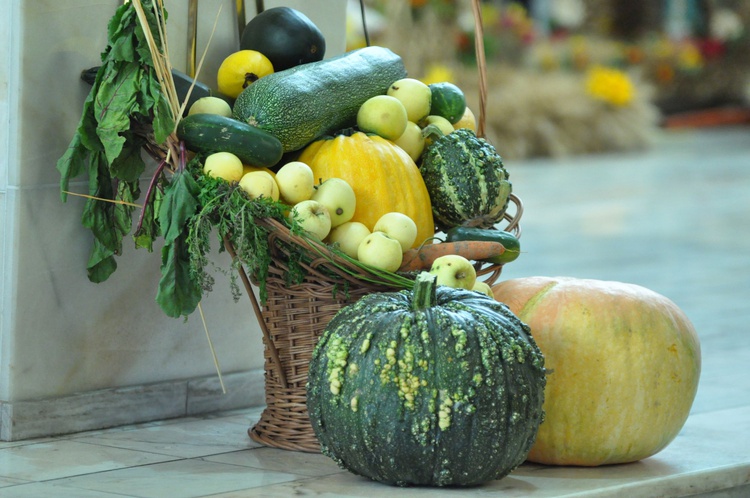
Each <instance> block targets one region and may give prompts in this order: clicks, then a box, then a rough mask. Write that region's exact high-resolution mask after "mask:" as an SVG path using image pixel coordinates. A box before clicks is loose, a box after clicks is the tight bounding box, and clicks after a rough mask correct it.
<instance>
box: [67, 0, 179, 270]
mask: <svg viewBox="0 0 750 498" xmlns="http://www.w3.org/2000/svg"><path fill="white" fill-rule="evenodd" d="M142 4H143V8H144V12H145V15H146V18H147V20H148V23H149V25H150V27H151V30H152V33H153V34H154V36H155V37H156V38H157V39H156V43H157V46H158V45H159V44H160V40H159V39H158V37H159V29H158V19H157V17H156V14H155V9H154V2H153V0H142ZM157 10H158V9H157ZM107 35H108V45H107V47H106V48H105V50H104V51H103V52H102V55H101V60H102V65H101V67H100V68H99V71H98V72H97V75H96V78H95V80H94V83H93V85H92V87H91V91H90V92H89V95H88V97H87V98H86V101H85V102H84V105H83V112H82V114H81V119H80V121H79V123H78V126H77V128H76V132H75V134H74V136H73V138H72V139H71V141H70V144H69V146H68V148H67V149H66V151H65V153H64V154H63V155H62V157H60V159H59V160H58V162H57V169H58V171H59V173H60V190H61V199H62V201H63V202H64V201H66V200H67V194H66V192H67V191H68V190H69V186H70V182H71V180H73V179H74V178H77V177H79V176H83V175H88V180H89V191H88V193H89V195H92V196H96V197H98V198H100V199H102V200H93V199H88V200H87V201H86V203H85V205H84V210H83V214H82V224H83V226H85V227H86V228H88V229H90V230H91V232H92V234H93V236H94V244H93V247H92V252H91V256H90V258H89V262H88V264H87V269H88V274H89V279H90V280H92V281H94V282H102V281H104V280H106V279H107V278H108V277H109V276H110V275H111V274H112V272H114V271H115V269H116V268H117V265H116V264H115V260H114V258H115V256H118V255H119V254H121V252H122V239H123V237H124V236H126V235H127V234H128V233H129V232H130V230H131V227H132V213H133V207H132V206H129V205H126V204H123V202H134V201H135V200H137V198H138V197H139V195H140V191H139V181H140V178H139V177H140V176H141V175H142V174H143V172H144V170H145V163H144V161H143V159H142V156H141V151H142V148H143V145H144V144H145V143H146V137H147V136H149V135H150V134H152V133H153V136H154V137H156V138H158V139H159V142H158V143H159V144H162V143H164V141H165V140H166V138H167V136H168V135H169V133H171V131H172V129H173V128H174V118H173V116H172V114H171V110H170V107H169V104H168V102H167V100H166V98H165V97H164V95H162V94H161V91H160V86H159V83H158V81H157V80H156V76H155V73H154V69H153V61H152V57H151V53H150V51H149V48H148V44H147V42H146V36H145V33H144V32H143V29H142V28H141V25H140V22H139V20H138V16H137V14H136V12H135V8H134V6H133V5H132V3H125V4H123V5H121V6H120V7H118V9H117V10H116V12H115V14H114V15H113V17H112V18H111V19H110V21H109V23H108V25H107ZM152 123H153V125H152ZM167 130H168V132H167ZM150 197H151V199H147V200H146V202H147V203H148V202H152V201H153V200H154V199H156V198H157V196H156V195H153V196H150ZM144 210H145V211H146V212H145V213H144V216H147V217H148V218H147V219H142V222H141V223H140V224H139V231H138V233H136V234H134V237H136V239H135V242H136V247H148V248H149V250H150V249H151V247H152V244H153V240H154V238H155V237H156V235H157V234H158V226H157V220H156V218H157V217H158V213H159V211H158V209H154V208H153V206H144Z"/></svg>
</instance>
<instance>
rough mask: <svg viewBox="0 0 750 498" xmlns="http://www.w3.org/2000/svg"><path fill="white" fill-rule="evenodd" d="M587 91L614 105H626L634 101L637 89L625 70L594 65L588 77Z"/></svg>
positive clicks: (596, 97)
mask: <svg viewBox="0 0 750 498" xmlns="http://www.w3.org/2000/svg"><path fill="white" fill-rule="evenodd" d="M586 93H588V94H589V95H591V96H592V97H594V98H595V99H598V100H603V101H605V102H608V103H610V104H612V105H616V106H626V105H628V104H629V103H630V102H632V101H633V97H634V95H635V89H634V88H633V83H632V82H631V81H630V78H629V77H628V75H627V74H625V73H624V72H623V71H620V70H617V69H613V68H608V67H604V66H594V67H592V68H591V69H590V70H589V71H588V75H587V77H586Z"/></svg>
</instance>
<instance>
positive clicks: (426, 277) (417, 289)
mask: <svg viewBox="0 0 750 498" xmlns="http://www.w3.org/2000/svg"><path fill="white" fill-rule="evenodd" d="M436 289H437V276H436V275H433V274H432V273H429V272H426V271H423V272H420V274H419V275H417V278H416V280H415V281H414V288H413V289H412V298H411V307H412V309H413V310H414V311H419V310H426V309H427V308H431V307H433V306H434V305H435V303H436V302H437V294H436Z"/></svg>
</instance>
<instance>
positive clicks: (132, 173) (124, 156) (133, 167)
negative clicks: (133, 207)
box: [109, 131, 146, 199]
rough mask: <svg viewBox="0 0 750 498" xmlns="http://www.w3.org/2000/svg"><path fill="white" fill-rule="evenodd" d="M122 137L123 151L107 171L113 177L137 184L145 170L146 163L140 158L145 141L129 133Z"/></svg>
mask: <svg viewBox="0 0 750 498" xmlns="http://www.w3.org/2000/svg"><path fill="white" fill-rule="evenodd" d="M123 136H124V137H126V139H125V143H124V146H123V149H122V151H121V152H120V154H119V155H118V156H117V157H116V158H115V160H114V161H112V163H111V164H110V165H109V170H110V173H111V174H112V176H113V177H115V178H119V179H120V180H123V181H125V182H128V183H134V184H137V183H138V179H139V178H140V176H141V175H142V174H143V172H144V171H145V169H146V163H145V161H144V160H143V157H142V156H141V153H142V152H143V146H144V145H145V144H146V139H145V138H144V137H142V136H139V135H138V134H136V133H133V132H130V131H128V132H126V133H123ZM136 199H137V197H136Z"/></svg>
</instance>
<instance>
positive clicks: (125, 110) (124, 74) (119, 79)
mask: <svg viewBox="0 0 750 498" xmlns="http://www.w3.org/2000/svg"><path fill="white" fill-rule="evenodd" d="M141 77H142V74H141V69H140V65H139V64H138V63H137V62H130V63H124V64H122V65H120V69H119V71H118V72H117V73H116V75H115V77H114V79H112V80H106V81H103V82H102V85H101V87H100V88H99V91H98V92H97V95H96V100H95V103H94V115H95V117H96V120H97V128H96V132H97V135H98V136H99V138H100V140H101V142H102V144H103V145H104V151H105V152H106V156H107V162H108V163H110V164H111V163H112V162H113V161H114V160H115V159H116V158H117V157H118V156H119V155H120V152H121V151H122V148H123V145H124V144H125V140H126V139H125V137H124V136H122V135H121V133H123V132H125V131H127V130H129V129H130V114H131V112H132V111H133V108H134V106H135V102H136V93H137V92H138V86H139V83H140V78H141Z"/></svg>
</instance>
